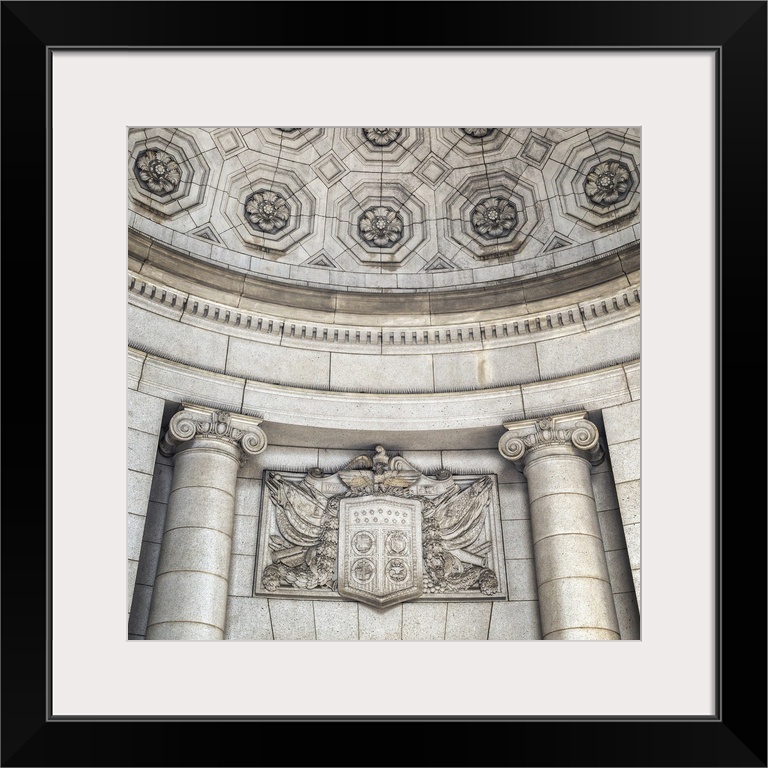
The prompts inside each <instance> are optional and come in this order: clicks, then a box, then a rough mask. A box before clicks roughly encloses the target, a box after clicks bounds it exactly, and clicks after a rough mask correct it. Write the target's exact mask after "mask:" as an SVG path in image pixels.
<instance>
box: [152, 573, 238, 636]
mask: <svg viewBox="0 0 768 768" xmlns="http://www.w3.org/2000/svg"><path fill="white" fill-rule="evenodd" d="M226 605H227V580H226V579H223V578H221V577H219V576H212V575H211V574H209V573H198V572H195V571H171V572H168V573H162V574H159V575H158V576H157V578H156V579H155V589H154V593H153V595H152V610H151V611H150V617H149V626H148V627H147V639H150V632H154V630H153V625H157V624H162V623H164V622H174V623H177V624H185V623H187V622H193V623H202V624H209V625H212V626H214V627H216V628H217V629H218V630H219V633H222V632H223V630H224V619H225V616H226ZM177 629H178V630H179V632H180V633H183V632H184V631H185V628H184V627H178V628H177ZM181 636H182V637H183V634H182V635H181Z"/></svg>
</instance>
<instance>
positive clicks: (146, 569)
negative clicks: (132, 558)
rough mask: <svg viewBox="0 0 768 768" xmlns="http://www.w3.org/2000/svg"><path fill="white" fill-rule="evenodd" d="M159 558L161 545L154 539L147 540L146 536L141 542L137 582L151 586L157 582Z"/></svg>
mask: <svg viewBox="0 0 768 768" xmlns="http://www.w3.org/2000/svg"><path fill="white" fill-rule="evenodd" d="M159 558H160V545H159V544H157V543H155V542H153V541H147V540H146V538H145V539H144V541H143V542H142V543H141V557H140V558H139V568H138V570H137V572H136V583H137V584H144V585H146V586H150V587H151V586H152V585H153V584H154V583H155V574H156V573H157V562H158V560H159Z"/></svg>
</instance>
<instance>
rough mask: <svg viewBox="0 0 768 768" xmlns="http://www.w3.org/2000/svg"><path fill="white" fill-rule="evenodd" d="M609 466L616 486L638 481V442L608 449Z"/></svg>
mask: <svg viewBox="0 0 768 768" xmlns="http://www.w3.org/2000/svg"><path fill="white" fill-rule="evenodd" d="M610 452H611V466H612V467H613V477H614V479H615V480H616V484H617V485H618V484H619V483H626V482H627V481H628V480H639V479H640V440H629V441H628V442H626V443H617V444H616V445H612V446H611V447H610Z"/></svg>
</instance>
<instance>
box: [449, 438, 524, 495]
mask: <svg viewBox="0 0 768 768" xmlns="http://www.w3.org/2000/svg"><path fill="white" fill-rule="evenodd" d="M500 433H501V431H499V434H500ZM442 453H443V467H444V468H445V469H447V470H449V471H451V472H453V473H454V474H457V475H458V474H472V473H493V474H495V475H496V476H497V477H498V479H499V483H519V482H523V483H524V482H525V476H524V475H523V474H522V472H518V471H517V470H516V469H515V467H514V466H513V465H512V463H511V462H509V461H505V460H504V459H503V458H502V457H501V456H500V455H499V452H498V450H495V448H494V450H465V451H443V452H442Z"/></svg>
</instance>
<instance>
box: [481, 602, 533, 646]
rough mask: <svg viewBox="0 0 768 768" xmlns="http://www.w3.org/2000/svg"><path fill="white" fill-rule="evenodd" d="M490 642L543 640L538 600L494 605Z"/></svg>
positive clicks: (489, 633) (489, 635) (489, 634)
mask: <svg viewBox="0 0 768 768" xmlns="http://www.w3.org/2000/svg"><path fill="white" fill-rule="evenodd" d="M488 639H489V640H541V639H542V637H541V622H540V620H539V603H538V601H537V600H529V601H525V602H514V603H493V604H492V608H491V627H490V630H489V631H488Z"/></svg>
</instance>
